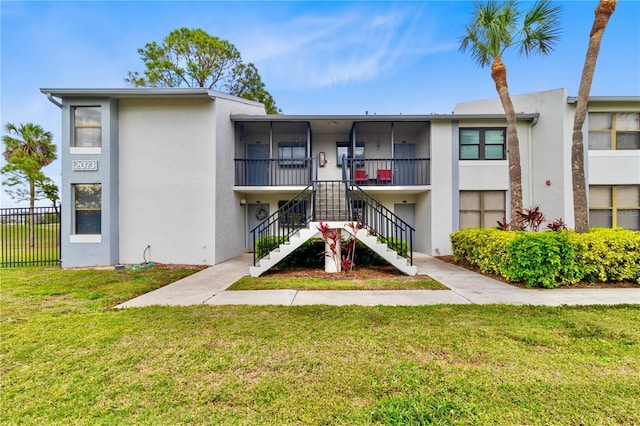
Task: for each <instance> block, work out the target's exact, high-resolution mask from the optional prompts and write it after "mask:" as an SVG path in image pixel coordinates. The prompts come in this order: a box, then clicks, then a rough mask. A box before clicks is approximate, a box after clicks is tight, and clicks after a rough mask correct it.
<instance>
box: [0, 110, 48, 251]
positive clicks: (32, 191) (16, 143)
mask: <svg viewBox="0 0 640 426" xmlns="http://www.w3.org/2000/svg"><path fill="white" fill-rule="evenodd" d="M5 131H6V132H7V133H8V134H6V135H4V136H3V137H2V141H3V142H4V144H5V151H4V158H5V160H7V164H5V166H4V167H3V168H2V173H3V174H8V175H10V178H9V179H8V180H7V181H5V182H3V183H4V184H6V185H7V186H15V185H22V184H25V185H27V186H28V187H29V190H28V193H27V194H26V196H25V198H24V199H28V200H29V245H30V247H33V245H34V240H33V222H34V221H33V209H34V206H35V200H36V190H37V189H38V185H39V184H40V183H41V182H43V181H44V180H43V179H45V178H46V177H45V176H44V174H43V173H42V171H41V169H42V168H43V167H44V166H47V165H49V164H51V163H52V162H53V161H54V160H55V159H56V158H57V155H56V146H55V145H54V144H53V142H52V139H53V135H52V134H51V132H46V131H44V129H43V128H42V127H40V126H38V125H37V124H32V123H27V124H21V125H20V126H15V125H14V124H12V123H7V125H6V126H5ZM47 181H48V182H50V179H47ZM19 193H21V192H19ZM21 199H22V197H21Z"/></svg>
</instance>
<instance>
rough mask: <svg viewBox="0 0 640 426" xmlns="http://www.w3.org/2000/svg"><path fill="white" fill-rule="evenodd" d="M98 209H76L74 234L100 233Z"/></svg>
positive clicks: (99, 213)
mask: <svg viewBox="0 0 640 426" xmlns="http://www.w3.org/2000/svg"><path fill="white" fill-rule="evenodd" d="M101 222H102V212H101V211H100V210H77V211H76V234H100V233H101V232H102V225H101Z"/></svg>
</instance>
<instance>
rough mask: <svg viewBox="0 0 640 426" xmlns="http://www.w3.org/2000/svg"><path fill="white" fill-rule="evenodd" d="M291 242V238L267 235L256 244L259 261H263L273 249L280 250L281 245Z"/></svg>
mask: <svg viewBox="0 0 640 426" xmlns="http://www.w3.org/2000/svg"><path fill="white" fill-rule="evenodd" d="M288 241H289V237H283V236H279V235H267V236H265V237H260V238H258V240H257V241H256V243H255V252H256V257H257V258H258V259H262V258H263V257H265V256H266V255H268V254H269V253H270V252H271V251H272V250H273V249H276V248H278V246H279V245H280V244H283V243H286V242H288Z"/></svg>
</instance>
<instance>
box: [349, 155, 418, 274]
mask: <svg viewBox="0 0 640 426" xmlns="http://www.w3.org/2000/svg"><path fill="white" fill-rule="evenodd" d="M348 164H349V160H348V159H347V158H346V157H342V180H343V181H344V182H345V186H346V188H347V205H348V206H349V208H350V215H349V216H350V217H351V219H352V220H354V221H355V220H359V221H360V223H361V224H362V225H364V226H365V227H366V228H367V230H368V231H369V233H370V234H371V235H375V236H377V237H378V239H379V240H380V241H382V242H384V243H385V244H387V247H389V248H390V249H392V250H394V251H396V252H397V253H398V254H399V255H400V256H402V257H404V258H406V259H409V262H410V264H411V265H413V239H414V236H415V232H416V230H415V229H414V228H413V227H411V225H409V224H408V223H407V222H405V221H404V220H402V219H401V218H400V217H399V216H397V215H396V214H395V213H393V212H392V211H391V210H389V209H388V208H386V207H385V206H384V205H382V203H381V202H379V201H378V200H376V199H375V198H373V197H372V196H371V195H369V194H367V193H366V192H365V191H364V190H363V189H362V188H360V187H359V186H358V185H357V182H356V181H353V180H349V177H348V175H349V173H348V172H347V170H348ZM352 164H353V163H352Z"/></svg>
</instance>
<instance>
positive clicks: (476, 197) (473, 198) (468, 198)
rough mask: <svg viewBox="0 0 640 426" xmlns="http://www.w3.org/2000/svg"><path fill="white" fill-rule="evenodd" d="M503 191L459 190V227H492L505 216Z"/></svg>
mask: <svg viewBox="0 0 640 426" xmlns="http://www.w3.org/2000/svg"><path fill="white" fill-rule="evenodd" d="M505 195H506V194H505V191H460V229H462V228H493V227H494V226H496V225H497V222H498V221H501V220H502V219H504V218H505V216H506V208H505V205H506V201H505V199H506V197H505Z"/></svg>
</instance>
